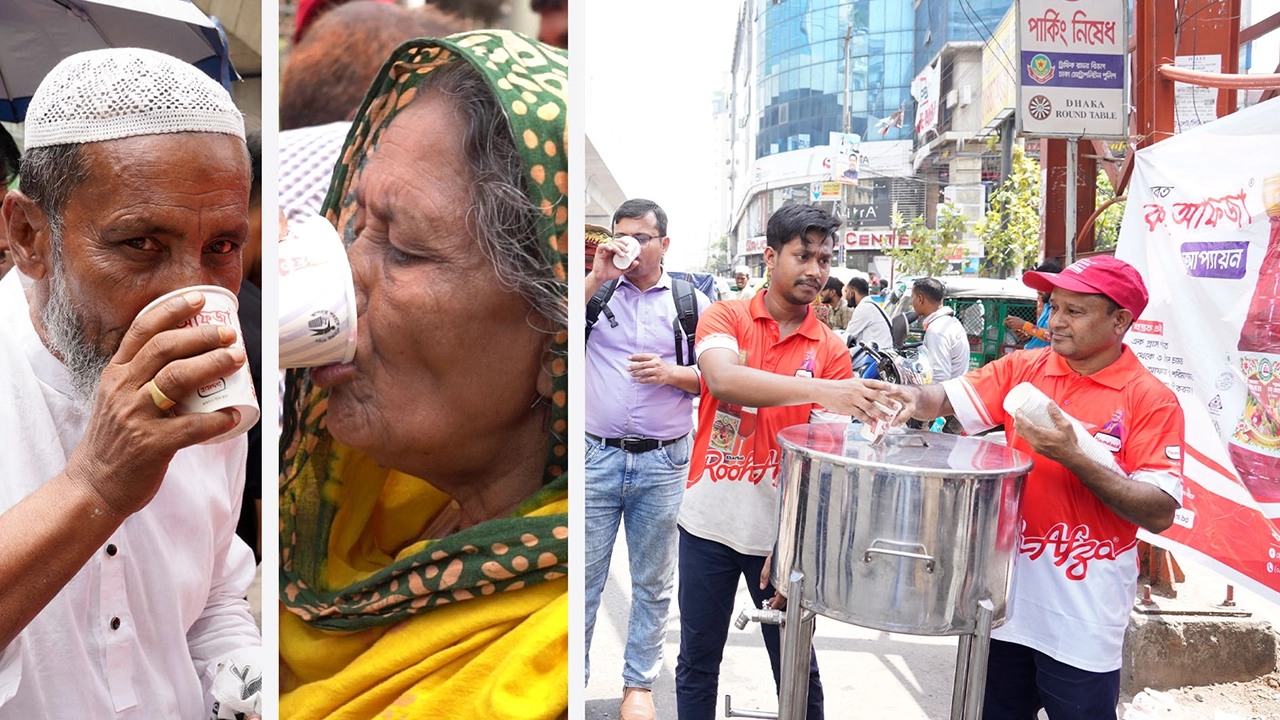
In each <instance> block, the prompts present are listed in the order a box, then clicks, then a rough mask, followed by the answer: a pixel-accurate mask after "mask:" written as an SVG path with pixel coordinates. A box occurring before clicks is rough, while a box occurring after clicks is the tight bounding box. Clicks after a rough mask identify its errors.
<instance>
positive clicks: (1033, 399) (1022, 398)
mask: <svg viewBox="0 0 1280 720" xmlns="http://www.w3.org/2000/svg"><path fill="white" fill-rule="evenodd" d="M1019 410H1021V411H1022V412H1023V413H1024V414H1025V415H1026V416H1027V420H1030V421H1031V424H1033V425H1035V426H1036V427H1040V428H1045V429H1049V428H1052V427H1053V418H1051V417H1049V396H1048V395H1045V394H1044V393H1042V392H1040V389H1039V388H1037V387H1036V386H1035V385H1032V384H1031V383H1025V382H1024V383H1021V384H1018V385H1015V386H1014V387H1013V389H1012V390H1010V391H1009V394H1008V395H1005V396H1004V411H1005V412H1007V413H1009V415H1010V416H1012V415H1016V414H1017V413H1018V411H1019Z"/></svg>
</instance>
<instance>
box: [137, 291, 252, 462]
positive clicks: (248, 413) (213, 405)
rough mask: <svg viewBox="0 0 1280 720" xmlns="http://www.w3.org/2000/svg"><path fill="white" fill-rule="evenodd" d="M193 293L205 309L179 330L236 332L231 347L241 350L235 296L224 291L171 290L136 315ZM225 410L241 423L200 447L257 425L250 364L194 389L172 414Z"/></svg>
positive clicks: (242, 342)
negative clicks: (223, 327) (201, 297)
mask: <svg viewBox="0 0 1280 720" xmlns="http://www.w3.org/2000/svg"><path fill="white" fill-rule="evenodd" d="M193 290H194V291H197V292H199V293H202V294H203V295H204V307H202V308H200V312H198V313H196V315H195V317H193V318H191V319H190V320H186V321H184V322H182V323H179V324H178V327H180V328H184V327H197V326H200V325H226V326H227V327H229V328H231V329H233V330H235V331H236V341H235V342H234V343H232V345H233V346H234V347H238V348H240V349H241V350H244V333H243V332H241V331H240V316H239V315H238V314H236V311H237V310H238V309H239V308H240V301H238V300H236V296H235V295H233V294H231V291H230V290H228V289H226V288H222V287H217V286H215V285H196V286H194V287H186V288H182V289H181V290H174V291H173V292H171V293H166V294H164V295H161V296H160V297H158V298H156V299H155V300H152V301H151V303H150V304H148V305H147V306H146V307H145V308H143V309H142V312H140V313H138V315H145V314H146V313H147V311H148V310H150V309H151V308H154V307H156V306H157V305H159V304H160V303H162V302H164V301H166V300H168V299H169V298H172V297H177V296H179V295H186V294H187V293H189V292H191V291H193ZM226 408H235V409H236V410H237V411H239V413H240V422H239V423H238V424H237V425H236V426H235V427H233V428H231V429H230V430H228V431H227V432H225V433H223V434H221V435H219V436H217V437H215V438H212V439H210V440H206V441H204V442H203V443H201V444H202V445H213V444H215V443H220V442H222V441H224V440H230V439H231V438H233V437H235V436H237V435H239V434H240V433H243V432H246V431H248V430H249V428H251V427H253V424H254V423H256V422H258V417H259V416H260V415H261V414H262V413H261V411H260V410H259V409H258V394H257V393H255V392H254V391H253V376H252V375H251V374H250V373H249V363H248V362H247V361H246V362H245V363H244V364H243V365H241V366H240V367H239V368H237V369H236V370H234V371H233V372H232V373H231V374H229V375H226V376H224V377H220V378H217V379H215V380H213V381H212V382H210V383H208V384H207V385H204V386H203V387H200V388H197V389H196V391H195V392H193V393H191V394H190V395H187V396H186V397H183V398H180V399H179V400H178V403H177V405H175V406H174V408H173V410H174V412H176V413H177V414H179V415H190V414H192V413H207V412H214V411H216V410H223V409H226Z"/></svg>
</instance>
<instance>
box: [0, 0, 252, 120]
mask: <svg viewBox="0 0 1280 720" xmlns="http://www.w3.org/2000/svg"><path fill="white" fill-rule="evenodd" d="M107 47H138V48H147V49H149V50H156V51H159V52H162V53H166V54H168V55H172V56H174V57H176V58H179V59H181V60H184V61H186V62H189V63H191V64H193V65H195V66H196V67H198V68H200V69H201V70H203V71H204V72H205V73H207V74H208V75H209V76H210V77H212V78H213V79H214V80H217V81H218V82H219V83H221V84H222V86H223V87H224V88H227V89H228V91H230V86H231V80H233V79H236V76H235V74H234V70H232V69H231V64H230V61H229V59H228V49H227V40H226V35H225V33H223V32H222V29H221V28H220V27H218V25H217V23H216V22H214V21H213V20H210V19H209V18H208V17H205V15H204V13H202V12H200V9H199V8H197V7H196V6H195V5H192V4H191V3H190V2H188V1H187V0H0V120H3V121H6V122H22V120H23V118H24V117H26V112H27V105H28V103H30V102H31V95H32V94H33V93H34V92H35V91H36V87H38V86H39V85H40V81H41V80H42V79H44V76H45V75H46V74H48V72H49V71H50V70H52V69H53V66H54V65H57V64H58V62H59V61H61V60H62V59H63V58H65V57H68V56H70V55H74V54H75V53H78V52H82V51H85V50H98V49H101V48H107Z"/></svg>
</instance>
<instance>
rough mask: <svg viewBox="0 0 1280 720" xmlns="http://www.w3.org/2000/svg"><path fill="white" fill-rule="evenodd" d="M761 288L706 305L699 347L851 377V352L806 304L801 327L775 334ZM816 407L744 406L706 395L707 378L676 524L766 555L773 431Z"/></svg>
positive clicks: (763, 363)
mask: <svg viewBox="0 0 1280 720" xmlns="http://www.w3.org/2000/svg"><path fill="white" fill-rule="evenodd" d="M768 292H769V291H767V290H766V291H762V292H759V293H757V294H756V295H755V297H752V298H751V299H750V300H726V301H723V302H718V303H715V304H714V305H712V306H711V307H710V308H708V309H707V310H706V312H704V313H703V314H702V317H701V318H699V319H698V338H697V348H696V349H697V353H698V355H699V356H701V355H702V353H703V352H704V351H705V350H708V349H711V348H726V349H729V350H732V351H734V352H736V353H737V354H738V358H739V362H741V363H742V364H743V365H746V366H747V367H752V368H756V369H758V370H764V371H765V372H771V373H776V374H779V375H796V376H805V377H815V378H827V379H833V380H842V379H847V378H851V377H853V369H852V365H851V363H850V361H849V351H848V349H847V348H846V347H845V345H844V343H843V342H841V341H840V338H838V337H837V336H836V335H835V333H833V332H831V329H830V328H828V327H827V326H826V325H825V324H823V323H822V322H821V321H819V320H818V319H817V317H816V316H815V315H814V313H813V308H812V307H810V308H809V310H808V312H807V314H806V315H805V317H804V320H802V321H801V322H800V327H799V328H797V329H796V331H795V332H793V333H791V334H790V335H788V336H787V337H785V338H779V337H778V323H777V321H775V320H774V319H773V317H772V316H770V315H769V312H768V311H767V310H766V309H765V306H764V298H765V296H766V295H767V294H768ZM813 411H823V408H822V407H821V406H819V405H815V404H812V403H809V404H805V405H788V406H784V407H771V408H760V409H758V410H757V409H755V408H744V407H742V406H740V405H733V404H731V403H726V402H721V401H719V400H717V399H716V398H714V397H712V395H711V391H710V390H708V389H707V384H706V381H705V380H704V381H703V382H702V399H701V400H700V401H699V403H698V427H697V434H696V435H695V437H694V447H693V457H692V459H691V461H690V463H689V483H688V486H687V488H686V489H685V494H684V500H683V502H682V504H681V506H680V518H679V523H680V526H681V527H683V528H684V529H685V530H686V531H687V532H689V533H691V534H693V535H696V536H698V537H700V538H704V539H707V540H714V541H716V542H719V543H723V544H725V545H728V546H729V547H731V548H733V549H734V550H737V551H738V552H741V553H744V554H747V555H767V554H769V552H770V551H771V550H772V549H773V543H774V540H775V539H776V537H777V532H778V497H777V495H778V493H777V489H776V488H777V476H778V463H779V461H780V460H781V455H780V452H779V449H778V439H777V438H778V432H779V431H780V430H782V429H783V428H787V427H791V426H792V425H802V424H804V423H807V422H809V416H810V413H811V412H813Z"/></svg>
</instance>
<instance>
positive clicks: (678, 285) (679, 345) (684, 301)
mask: <svg viewBox="0 0 1280 720" xmlns="http://www.w3.org/2000/svg"><path fill="white" fill-rule="evenodd" d="M671 299H672V300H674V301H675V304H676V319H675V320H672V321H671V330H672V332H673V334H674V335H675V340H676V364H677V365H693V364H694V362H695V361H696V357H695V355H694V352H693V345H694V342H695V340H696V339H697V336H698V296H697V294H695V292H694V288H693V283H691V282H689V281H688V280H682V279H680V278H674V277H673V278H671ZM682 333H683V336H684V337H683V338H682V337H681V334H682ZM682 339H683V340H684V342H681V340H682ZM686 344H687V345H688V347H689V362H687V363H686V362H685V361H684V346H685V345H686Z"/></svg>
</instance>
